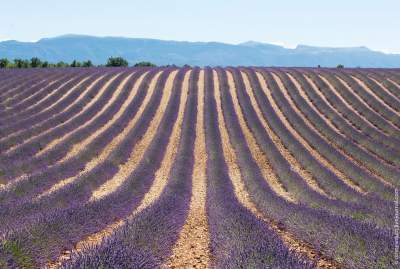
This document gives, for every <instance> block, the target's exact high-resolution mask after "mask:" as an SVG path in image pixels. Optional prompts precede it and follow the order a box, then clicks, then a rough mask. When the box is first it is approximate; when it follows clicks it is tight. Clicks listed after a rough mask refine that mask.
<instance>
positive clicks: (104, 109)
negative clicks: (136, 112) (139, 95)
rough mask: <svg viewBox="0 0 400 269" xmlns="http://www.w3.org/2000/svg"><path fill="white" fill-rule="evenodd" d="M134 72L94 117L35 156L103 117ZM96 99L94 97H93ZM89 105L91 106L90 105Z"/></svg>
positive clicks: (55, 140) (108, 83)
mask: <svg viewBox="0 0 400 269" xmlns="http://www.w3.org/2000/svg"><path fill="white" fill-rule="evenodd" d="M132 75H133V74H130V75H129V76H127V77H126V78H124V80H122V82H121V83H120V84H119V85H118V87H117V89H116V90H115V92H114V93H113V94H112V96H111V98H110V99H109V100H108V102H107V103H106V104H105V105H104V106H102V107H101V109H100V110H99V111H98V112H97V113H96V115H95V116H94V117H92V118H91V119H90V120H88V121H86V122H85V123H84V124H82V125H80V126H79V127H78V128H75V129H74V131H73V132H70V133H68V134H66V135H64V136H62V137H59V138H57V139H54V140H53V141H52V142H50V143H49V144H47V145H46V146H45V147H44V148H43V149H42V150H41V151H39V152H38V153H37V154H36V155H35V157H38V156H41V155H43V154H45V153H46V152H47V151H48V150H49V149H51V148H53V147H54V146H55V145H57V144H58V143H60V142H61V141H62V140H64V139H66V138H67V137H68V136H70V135H71V134H72V133H74V132H76V131H78V130H80V129H82V128H84V127H86V126H88V125H89V124H90V123H92V122H93V121H94V120H96V119H97V118H98V117H101V116H102V114H103V113H104V111H106V110H107V108H108V107H109V106H111V104H113V103H114V101H115V100H116V99H117V98H118V95H119V94H120V93H121V91H122V89H123V88H124V85H125V84H126V82H127V81H128V80H129V78H130V77H131V76H132ZM112 81H113V80H112V79H111V80H110V81H107V84H106V85H104V87H105V88H107V87H108V86H109V85H110V84H111V82H112ZM93 99H94V98H93ZM92 101H93V100H92ZM88 107H89V106H88Z"/></svg>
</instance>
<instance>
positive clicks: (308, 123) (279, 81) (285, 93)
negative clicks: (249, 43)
mask: <svg viewBox="0 0 400 269" xmlns="http://www.w3.org/2000/svg"><path fill="white" fill-rule="evenodd" d="M273 77H274V79H275V80H276V81H277V84H278V85H279V88H280V89H281V91H282V93H283V94H284V96H285V98H286V99H287V100H288V102H289V104H290V106H291V107H292V108H293V109H294V110H295V111H296V113H297V114H298V115H299V116H300V117H301V118H302V119H303V121H304V122H305V123H306V125H307V127H308V128H310V129H311V130H313V131H314V132H315V133H316V134H318V135H319V136H320V137H321V138H322V139H323V140H325V142H327V143H329V144H330V145H331V146H332V147H334V148H335V149H336V150H337V151H338V152H340V153H341V154H342V155H343V156H344V157H345V158H347V159H348V160H350V161H351V162H353V163H354V164H355V165H357V166H358V167H360V168H362V169H364V170H365V171H367V172H368V173H370V174H373V175H374V176H375V177H376V178H378V179H379V180H380V181H381V182H382V183H384V184H386V185H390V183H388V182H387V181H385V180H384V179H382V178H381V177H380V176H379V175H377V174H376V173H375V172H374V171H371V170H369V169H368V168H367V167H365V166H364V165H363V164H362V163H361V162H359V161H358V160H356V159H354V158H353V157H352V156H350V155H349V154H348V153H347V152H345V151H344V150H342V149H340V148H338V147H337V146H336V145H335V144H334V143H332V141H330V140H329V139H327V138H326V137H325V136H324V135H323V134H322V133H321V132H320V131H319V130H318V129H317V128H315V127H314V125H313V124H312V122H311V121H309V120H308V119H307V118H306V117H305V116H304V115H303V114H302V113H301V111H300V110H299V109H298V108H297V106H296V104H294V102H293V101H292V100H291V98H290V96H289V94H288V93H287V91H286V88H285V86H284V85H283V83H282V81H281V80H280V78H279V77H278V76H276V75H275V74H273ZM359 148H363V147H361V146H359ZM375 156H376V155H375ZM378 158H379V157H378Z"/></svg>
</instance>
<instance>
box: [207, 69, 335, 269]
mask: <svg viewBox="0 0 400 269" xmlns="http://www.w3.org/2000/svg"><path fill="white" fill-rule="evenodd" d="M214 83H215V101H216V103H217V112H218V122H219V130H220V133H221V140H222V149H223V154H224V158H225V161H226V163H227V166H228V173H229V177H230V179H231V180H232V184H233V186H234V191H235V194H236V197H237V199H238V200H239V202H240V203H241V204H242V205H243V206H245V207H246V208H247V209H249V210H250V211H251V212H252V213H253V214H254V215H255V216H257V217H258V218H260V219H261V220H263V221H264V222H266V223H267V224H268V225H269V227H271V229H273V231H275V232H276V233H277V234H278V235H279V236H280V238H281V239H282V241H283V242H284V244H285V245H286V246H287V247H288V248H289V249H291V250H293V251H295V252H297V253H299V254H303V255H306V256H307V257H308V258H310V259H311V260H313V261H316V263H317V265H318V267H319V268H339V267H337V266H335V265H334V264H333V263H332V262H331V261H330V260H329V259H327V258H322V257H319V258H318V257H317V255H318V254H317V251H315V250H314V249H313V248H312V247H311V246H309V245H308V244H307V243H305V242H301V241H299V240H298V239H296V238H295V237H294V236H293V235H292V234H290V233H289V232H287V231H285V230H282V229H281V228H279V227H278V224H277V223H276V222H274V221H273V220H271V219H269V218H267V217H266V216H264V215H263V214H262V213H261V212H260V211H259V210H258V209H257V208H256V206H255V205H254V203H253V201H252V200H251V197H250V196H249V194H248V192H247V190H246V187H245V185H244V183H243V178H242V175H241V172H240V169H239V166H238V164H237V158H236V153H235V151H234V150H233V147H232V146H231V145H230V142H229V134H228V130H227V128H226V126H225V122H224V117H223V113H222V107H221V99H220V98H219V96H220V94H219V93H218V92H219V91H220V88H219V86H218V85H219V83H218V78H217V76H216V75H214Z"/></svg>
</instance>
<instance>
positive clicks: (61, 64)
mask: <svg viewBox="0 0 400 269" xmlns="http://www.w3.org/2000/svg"><path fill="white" fill-rule="evenodd" d="M56 66H57V67H67V66H69V65H68V64H67V63H65V62H63V61H60V62H58V63H57V65H56Z"/></svg>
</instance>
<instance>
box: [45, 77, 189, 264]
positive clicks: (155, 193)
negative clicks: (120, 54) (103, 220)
mask: <svg viewBox="0 0 400 269" xmlns="http://www.w3.org/2000/svg"><path fill="white" fill-rule="evenodd" d="M177 72H178V71H173V72H172V73H171V75H170V76H169V77H168V79H167V82H166V84H165V90H164V93H165V95H163V98H162V101H161V102H162V104H164V103H165V104H167V103H168V100H169V98H170V95H171V91H172V86H173V81H174V78H175V75H176V73H177ZM189 75H190V71H189V72H187V74H185V79H184V81H183V84H182V87H183V91H182V94H181V97H180V105H179V112H178V118H177V120H176V122H175V123H174V127H173V131H172V133H171V136H170V140H169V142H168V146H167V149H166V152H165V155H164V157H163V160H162V162H161V166H160V168H159V169H158V170H157V172H156V173H155V177H154V182H153V184H152V186H151V188H150V190H149V192H147V193H146V195H145V196H144V198H143V200H142V202H141V204H140V205H139V207H137V208H136V209H135V210H134V211H133V212H132V214H131V215H129V216H128V217H127V218H126V219H124V220H122V219H120V220H116V221H115V222H113V223H112V224H110V225H108V226H107V227H106V228H105V229H103V230H101V231H99V232H97V233H94V234H92V235H90V236H88V237H87V238H85V239H83V240H82V241H80V242H78V243H77V244H76V246H75V248H74V250H72V251H71V250H69V251H65V252H64V253H63V255H61V256H60V257H59V258H58V259H57V261H56V262H55V263H52V264H51V265H49V266H48V267H47V268H56V267H57V265H60V264H61V263H62V262H63V261H65V260H68V259H70V258H71V254H72V253H73V252H80V251H82V250H83V249H85V248H87V247H90V246H96V245H98V244H100V243H101V242H102V240H103V239H105V238H107V237H108V236H110V235H111V234H112V233H113V232H114V231H115V230H116V229H118V228H119V227H121V226H122V225H123V224H124V223H125V222H126V221H129V219H132V218H133V217H134V216H135V215H136V214H137V213H139V212H140V211H142V210H143V209H145V208H146V207H148V206H149V205H151V204H152V203H153V202H154V201H155V200H157V198H158V197H159V196H160V194H161V192H162V190H163V189H164V186H165V185H166V183H167V180H168V175H169V172H170V170H171V167H172V165H173V162H174V160H175V156H176V153H177V149H178V145H179V141H180V136H181V131H182V122H183V114H184V108H185V104H186V99H187V95H188V80H189ZM154 80H156V79H153V81H154ZM152 83H153V82H152ZM154 87H155V85H154ZM163 114H164V110H162V111H159V110H157V114H156V116H157V117H160V118H162V115H163ZM156 116H155V117H156ZM157 126H158V125H157ZM149 131H150V132H151V133H146V134H145V135H144V137H148V136H150V137H151V138H153V136H154V135H153V133H154V134H155V132H156V131H157V128H149ZM146 148H147V147H146ZM132 155H135V153H134V151H133V154H132ZM132 155H131V157H132ZM142 155H143V154H141V156H142ZM128 162H129V161H128ZM121 183H122V182H121ZM104 195H106V193H104Z"/></svg>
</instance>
